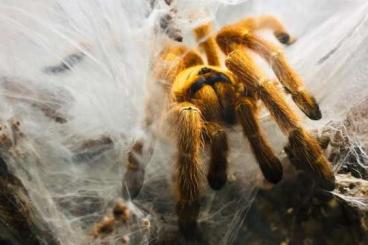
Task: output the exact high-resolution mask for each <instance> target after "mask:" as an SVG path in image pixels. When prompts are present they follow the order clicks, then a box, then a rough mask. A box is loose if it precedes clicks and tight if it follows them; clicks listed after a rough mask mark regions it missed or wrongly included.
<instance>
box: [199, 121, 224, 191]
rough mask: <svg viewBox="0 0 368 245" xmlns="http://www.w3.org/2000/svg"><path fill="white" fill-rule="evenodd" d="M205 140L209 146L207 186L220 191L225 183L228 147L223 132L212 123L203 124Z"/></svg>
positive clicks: (218, 126) (217, 125) (216, 124)
mask: <svg viewBox="0 0 368 245" xmlns="http://www.w3.org/2000/svg"><path fill="white" fill-rule="evenodd" d="M204 131H205V138H206V140H207V142H208V144H209V145H210V164H209V170H208V174H207V180H208V184H209V185H210V187H211V188H212V189H213V190H219V189H221V188H222V187H223V186H224V185H225V183H226V182H227V168H228V162H227V156H228V151H229V146H228V142H227V136H226V133H225V130H224V129H223V128H222V127H221V126H220V125H219V124H218V123H213V122H206V123H205V129H204Z"/></svg>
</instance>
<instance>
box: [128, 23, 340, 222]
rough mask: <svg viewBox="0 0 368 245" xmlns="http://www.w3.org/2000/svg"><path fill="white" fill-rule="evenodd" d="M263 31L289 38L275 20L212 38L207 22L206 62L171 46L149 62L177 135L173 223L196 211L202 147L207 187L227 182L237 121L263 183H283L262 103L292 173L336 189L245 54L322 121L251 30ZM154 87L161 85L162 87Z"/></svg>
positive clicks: (192, 217) (150, 117)
mask: <svg viewBox="0 0 368 245" xmlns="http://www.w3.org/2000/svg"><path fill="white" fill-rule="evenodd" d="M262 29H271V30H272V31H273V33H274V35H275V37H276V38H277V39H278V40H279V41H280V42H281V43H282V44H285V45H288V44H291V43H292V42H293V41H294V39H292V38H291V36H290V35H289V34H288V32H287V31H286V29H285V28H284V26H283V25H282V24H281V23H280V21H279V20H278V19H277V18H275V17H273V16H261V17H249V18H246V19H244V20H242V21H240V22H238V23H236V24H231V25H228V26H225V27H223V28H222V29H221V30H220V31H219V32H218V33H217V35H216V36H214V35H212V25H211V23H206V24H203V25H200V26H198V27H196V28H195V29H194V33H195V36H196V39H197V41H198V42H199V45H200V47H201V49H202V50H203V51H204V52H205V55H206V58H207V63H208V64H205V63H204V61H203V59H202V57H201V55H200V54H199V53H197V52H196V51H195V50H192V49H190V48H188V47H186V46H184V45H182V44H180V43H177V42H172V43H171V44H170V45H167V46H166V47H165V48H164V49H163V51H162V52H161V53H160V55H159V60H158V62H157V63H156V64H155V65H154V69H153V76H154V80H155V81H164V84H165V85H166V86H164V88H163V90H164V94H165V95H166V96H167V97H166V98H167V103H165V104H167V108H160V110H161V111H160V113H161V114H162V115H167V117H166V118H167V120H166V121H167V122H169V125H170V128H171V129H173V131H174V133H175V140H176V146H177V157H176V165H175V171H176V175H175V189H176V198H177V215H178V218H179V224H188V223H189V224H193V223H195V221H196V219H197V217H198V214H199V207H200V204H199V198H200V196H201V191H202V187H203V185H202V183H203V179H204V178H202V167H203V164H202V161H201V157H200V154H201V152H202V149H203V146H204V145H207V146H209V150H210V160H209V168H208V173H207V180H208V184H209V186H210V187H211V188H212V189H214V190H218V189H220V188H221V187H223V186H224V185H225V183H226V181H227V168H228V162H227V155H228V143H227V136H226V133H225V127H227V126H229V125H234V124H236V123H240V124H241V126H242V129H243V133H244V135H245V136H246V137H247V138H248V140H249V143H250V145H251V148H252V150H253V153H254V155H255V157H256V159H257V161H258V163H259V166H260V169H261V171H262V173H263V175H264V177H265V178H266V180H268V181H269V182H271V183H277V182H279V181H280V180H281V179H282V166H281V163H280V160H279V159H278V158H277V157H276V155H275V153H274V152H273V150H272V148H271V147H270V145H269V143H268V142H267V139H266V138H265V136H264V133H263V132H262V129H261V128H260V126H259V118H258V111H259V107H260V103H259V102H260V101H262V103H263V105H264V106H265V107H266V108H267V109H268V110H269V112H270V114H271V115H272V117H273V118H274V120H275V121H276V122H277V124H278V126H279V127H280V129H281V130H282V131H283V132H284V134H286V135H287V136H288V139H289V143H288V146H287V147H285V151H286V153H287V154H288V156H289V158H290V161H291V162H292V163H293V164H294V165H295V166H296V167H297V168H298V169H302V170H305V171H307V172H309V173H310V174H311V175H312V176H313V178H315V179H316V183H318V185H319V186H320V187H321V188H324V189H327V190H331V189H333V188H334V185H335V177H334V174H333V171H332V169H331V166H330V163H329V162H328V160H327V159H326V158H325V156H324V155H323V153H322V150H321V148H320V146H319V144H318V142H317V140H316V139H315V137H314V136H312V134H311V133H309V132H308V131H307V130H305V129H304V128H303V126H302V124H301V123H300V120H299V118H298V116H297V115H296V114H295V113H294V112H293V111H292V110H291V109H290V107H289V105H288V104H287V103H286V100H285V96H284V94H283V93H282V92H281V91H280V89H279V88H278V87H277V84H276V82H275V81H273V80H270V79H268V78H267V77H266V75H264V74H263V72H262V71H261V69H260V68H259V67H258V66H257V65H256V63H255V62H254V61H253V59H252V58H251V56H250V51H253V52H255V53H256V54H258V55H259V56H261V57H262V58H264V59H265V60H266V61H267V62H268V64H269V65H270V67H271V68H272V69H273V71H274V73H275V75H276V77H277V79H278V81H279V82H280V83H281V84H282V86H283V87H284V89H285V91H286V92H287V93H288V94H290V95H291V97H292V99H293V100H294V102H295V103H296V105H297V106H298V107H299V108H300V109H301V110H302V111H303V112H304V113H305V114H306V115H307V116H308V117H309V118H311V119H313V120H318V119H320V118H321V112H320V109H319V107H318V104H317V102H316V100H315V99H314V98H313V96H312V95H311V94H310V93H309V92H308V91H307V90H306V89H305V87H304V85H303V82H302V80H301V78H300V77H299V76H298V74H296V72H295V71H293V69H292V68H291V67H290V66H289V65H288V63H287V61H286V58H285V56H284V55H283V53H282V51H281V50H280V49H279V48H278V47H276V46H274V45H273V44H271V43H269V42H267V41H265V40H263V39H262V38H260V37H259V36H257V34H256V33H257V31H260V30H262ZM219 49H221V50H222V52H223V53H224V54H225V55H226V59H225V66H226V68H224V67H222V59H221V53H220V52H219V51H218V50H219ZM154 86H156V87H159V86H160V83H159V82H156V83H155V85H154ZM161 87H162V86H161ZM152 96H153V95H152ZM161 99H162V98H161ZM156 103H157V100H153V99H149V100H148V103H147V106H148V107H147V112H146V121H145V128H147V129H152V128H153V125H154V122H155V121H157V119H156V118H158V117H157V115H156V114H155V110H154V109H153V106H154V104H156ZM153 135H155V133H153ZM202 141H203V142H202ZM145 148H147V147H144V143H143V141H139V142H137V143H136V144H135V145H134V146H133V148H132V150H131V151H130V152H129V155H128V165H127V172H126V175H125V178H124V185H125V188H126V189H127V190H128V191H129V194H130V195H131V196H132V197H134V196H136V195H137V194H138V193H139V190H140V189H141V187H142V184H143V176H144V167H143V166H144V163H143V161H144V157H143V153H144V149H145ZM149 148H150V147H148V149H149ZM148 151H149V152H150V154H151V153H152V151H151V150H150V149H149V150H148ZM145 160H147V159H145Z"/></svg>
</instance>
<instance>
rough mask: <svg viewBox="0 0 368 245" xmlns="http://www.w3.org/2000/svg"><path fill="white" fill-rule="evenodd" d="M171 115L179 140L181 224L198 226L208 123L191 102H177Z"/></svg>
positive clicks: (177, 176)
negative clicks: (203, 140)
mask: <svg viewBox="0 0 368 245" xmlns="http://www.w3.org/2000/svg"><path fill="white" fill-rule="evenodd" d="M170 114H171V115H170V118H171V120H172V125H173V127H174V131H175V132H176V140H177V159H176V164H175V170H176V174H175V190H176V198H177V210H176V211H177V215H178V218H179V225H180V226H181V227H182V228H183V227H184V228H185V227H188V225H189V226H190V225H195V222H196V220H197V218H198V215H199V208H200V203H199V198H200V193H201V191H202V188H203V163H202V161H201V158H200V153H201V150H202V148H203V142H202V130H203V128H204V123H203V120H202V115H201V112H200V110H199V109H198V108H197V107H196V106H195V105H193V104H192V103H189V102H181V103H175V104H174V106H173V108H172V111H171V112H170Z"/></svg>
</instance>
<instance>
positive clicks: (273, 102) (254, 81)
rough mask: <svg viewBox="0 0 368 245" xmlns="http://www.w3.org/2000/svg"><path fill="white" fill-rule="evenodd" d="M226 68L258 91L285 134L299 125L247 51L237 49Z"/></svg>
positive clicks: (279, 93)
mask: <svg viewBox="0 0 368 245" xmlns="http://www.w3.org/2000/svg"><path fill="white" fill-rule="evenodd" d="M226 66H227V67H228V68H229V69H230V70H231V71H232V72H233V73H234V74H235V75H236V77H237V79H238V81H240V82H242V83H244V84H245V86H248V87H250V88H251V89H253V90H258V96H259V97H260V99H261V100H262V101H263V103H264V104H265V106H266V107H267V109H268V110H269V111H270V113H271V115H272V116H273V118H274V119H275V121H276V122H277V124H278V125H279V127H280V128H281V129H282V130H283V131H284V132H285V133H288V132H290V130H292V129H294V128H295V127H297V126H298V125H299V118H298V117H297V115H296V114H295V113H294V112H293V111H292V110H291V109H290V107H289V106H288V104H287V103H286V101H285V98H284V97H283V96H282V93H281V92H280V91H279V90H278V89H277V88H276V87H275V85H274V84H273V82H272V81H268V80H266V79H265V75H264V74H263V73H262V71H261V70H260V69H259V68H258V67H257V66H256V65H255V64H254V62H253V61H252V60H251V58H250V57H249V55H248V54H247V53H246V50H241V49H237V50H235V51H234V52H232V53H231V54H230V55H229V56H228V58H227V60H226Z"/></svg>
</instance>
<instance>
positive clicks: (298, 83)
mask: <svg viewBox="0 0 368 245" xmlns="http://www.w3.org/2000/svg"><path fill="white" fill-rule="evenodd" d="M216 40H217V43H218V44H219V46H220V48H221V49H222V51H223V52H224V53H225V54H229V53H230V52H231V51H233V50H234V44H241V45H244V46H246V47H248V48H249V49H251V50H253V51H255V52H256V53H257V54H259V55H260V56H261V57H263V58H264V59H265V60H266V61H267V62H268V64H269V65H270V66H271V68H272V70H273V71H274V73H275V75H276V77H277V78H278V80H279V81H280V83H281V84H282V85H283V87H284V88H285V90H286V91H287V92H288V93H290V94H291V96H292V99H293V100H294V102H295V103H296V105H297V106H298V107H299V108H300V110H302V111H303V112H304V113H305V114H306V115H307V116H308V117H309V118H311V119H313V120H318V119H321V117H322V114H321V111H320V109H319V106H318V104H317V101H316V99H315V98H314V97H313V96H312V95H311V93H310V92H309V91H308V90H307V89H306V88H305V87H304V83H303V81H302V79H301V77H300V76H299V75H298V74H297V73H296V72H295V71H294V70H293V69H292V68H291V67H290V65H289V64H288V62H287V61H286V58H285V56H284V54H283V52H282V51H281V50H280V49H279V48H277V47H275V46H274V45H273V44H271V43H269V42H267V41H265V40H263V39H261V38H259V37H257V36H256V35H255V34H254V33H252V32H251V31H250V30H247V29H244V28H241V25H239V24H235V25H231V26H227V27H224V28H223V29H222V30H221V31H220V32H219V33H218V35H217V37H216Z"/></svg>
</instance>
